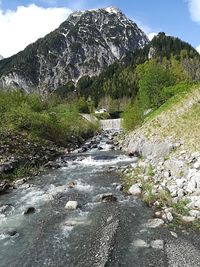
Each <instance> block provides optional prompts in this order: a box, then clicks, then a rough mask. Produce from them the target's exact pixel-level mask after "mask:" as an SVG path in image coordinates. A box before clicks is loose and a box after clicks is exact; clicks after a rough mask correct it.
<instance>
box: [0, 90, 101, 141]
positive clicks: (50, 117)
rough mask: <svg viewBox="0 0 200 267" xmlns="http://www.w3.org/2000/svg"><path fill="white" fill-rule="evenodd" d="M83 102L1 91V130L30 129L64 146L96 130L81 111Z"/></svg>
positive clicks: (38, 135) (28, 130) (20, 130)
mask: <svg viewBox="0 0 200 267" xmlns="http://www.w3.org/2000/svg"><path fill="white" fill-rule="evenodd" d="M80 103H81V100H80ZM80 103H79V104H78V105H77V103H74V104H72V105H69V104H67V103H65V102H64V101H62V100H61V99H60V98H58V97H57V96H54V95H51V96H49V97H45V98H41V96H40V95H37V94H30V95H27V94H25V93H23V92H21V91H14V92H0V104H1V105H0V111H1V112H0V116H1V117H0V119H1V120H0V131H3V132H5V131H13V132H22V131H27V132H28V133H30V135H32V136H35V137H39V138H43V139H47V140H50V141H53V142H55V143H56V144H59V145H62V146H65V145H67V144H68V143H69V142H71V141H72V139H73V140H81V139H82V138H85V137H87V136H88V135H91V134H92V133H94V131H96V130H97V126H96V125H92V124H91V123H89V122H87V121H85V120H84V119H83V118H82V117H81V116H80V115H79V108H80Z"/></svg>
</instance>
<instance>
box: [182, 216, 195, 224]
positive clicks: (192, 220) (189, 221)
mask: <svg viewBox="0 0 200 267" xmlns="http://www.w3.org/2000/svg"><path fill="white" fill-rule="evenodd" d="M181 219H182V221H183V222H185V223H191V222H194V221H195V218H194V217H191V216H182V217H181Z"/></svg>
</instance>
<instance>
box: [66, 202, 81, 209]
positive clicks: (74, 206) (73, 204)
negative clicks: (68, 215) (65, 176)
mask: <svg viewBox="0 0 200 267" xmlns="http://www.w3.org/2000/svg"><path fill="white" fill-rule="evenodd" d="M77 207H78V202H77V201H68V202H67V204H66V205H65V208H66V209H68V210H76V209H77Z"/></svg>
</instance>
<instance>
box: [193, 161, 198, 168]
mask: <svg viewBox="0 0 200 267" xmlns="http://www.w3.org/2000/svg"><path fill="white" fill-rule="evenodd" d="M193 167H194V168H195V169H197V170H199V169H200V160H198V161H197V162H195V163H194V165H193Z"/></svg>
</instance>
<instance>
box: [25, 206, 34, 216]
mask: <svg viewBox="0 0 200 267" xmlns="http://www.w3.org/2000/svg"><path fill="white" fill-rule="evenodd" d="M33 213H35V208H34V207H28V208H27V209H26V210H25V211H24V215H29V214H33Z"/></svg>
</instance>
